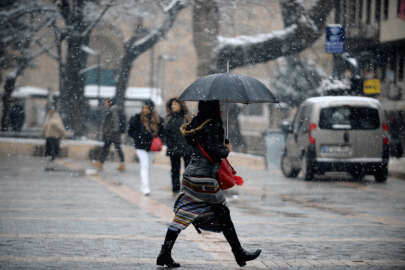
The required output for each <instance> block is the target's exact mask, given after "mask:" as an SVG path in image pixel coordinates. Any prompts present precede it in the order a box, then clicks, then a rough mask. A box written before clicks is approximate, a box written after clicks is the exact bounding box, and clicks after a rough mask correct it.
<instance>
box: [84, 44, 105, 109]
mask: <svg viewBox="0 0 405 270" xmlns="http://www.w3.org/2000/svg"><path fill="white" fill-rule="evenodd" d="M80 49H81V50H82V51H84V52H86V53H87V54H90V55H93V56H95V57H96V59H97V64H96V65H93V66H90V67H87V68H84V69H82V70H80V73H85V72H87V71H89V70H92V69H95V68H97V78H96V80H97V101H98V105H99V106H100V105H101V102H100V79H101V78H100V67H101V66H100V65H101V59H100V58H101V56H100V54H99V53H98V52H97V51H96V50H94V49H92V48H90V47H88V46H85V45H82V46H81V47H80Z"/></svg>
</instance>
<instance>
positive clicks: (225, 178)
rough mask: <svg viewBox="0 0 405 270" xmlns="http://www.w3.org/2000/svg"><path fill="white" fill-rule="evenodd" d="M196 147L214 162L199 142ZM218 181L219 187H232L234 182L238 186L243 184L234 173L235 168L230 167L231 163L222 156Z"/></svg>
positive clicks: (240, 178) (241, 179)
mask: <svg viewBox="0 0 405 270" xmlns="http://www.w3.org/2000/svg"><path fill="white" fill-rule="evenodd" d="M197 146H198V148H200V150H201V152H202V153H203V154H204V156H205V157H206V158H207V159H208V160H209V161H210V162H212V163H213V162H214V160H213V159H212V158H211V157H210V155H208V153H207V152H205V150H204V148H202V146H201V145H200V143H197ZM218 181H219V185H220V186H221V189H228V188H231V187H233V186H234V185H235V184H236V185H238V186H240V185H242V184H243V178H242V177H240V176H238V175H236V171H235V169H234V168H233V167H232V165H231V163H230V162H229V161H228V160H227V159H226V158H223V159H221V163H220V165H219V169H218Z"/></svg>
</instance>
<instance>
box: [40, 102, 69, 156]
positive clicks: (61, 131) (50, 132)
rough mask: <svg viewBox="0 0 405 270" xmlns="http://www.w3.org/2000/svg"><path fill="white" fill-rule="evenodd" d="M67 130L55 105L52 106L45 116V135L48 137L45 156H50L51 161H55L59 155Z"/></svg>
mask: <svg viewBox="0 0 405 270" xmlns="http://www.w3.org/2000/svg"><path fill="white" fill-rule="evenodd" d="M65 135H66V130H65V127H64V126H63V122H62V119H61V117H60V115H59V113H58V111H57V110H56V108H55V107H51V108H50V109H49V110H48V112H47V114H46V117H45V122H44V126H43V136H44V137H45V139H46V143H45V156H50V157H51V159H50V161H54V160H55V158H56V157H57V156H58V155H59V151H60V140H61V139H62V138H63V137H65Z"/></svg>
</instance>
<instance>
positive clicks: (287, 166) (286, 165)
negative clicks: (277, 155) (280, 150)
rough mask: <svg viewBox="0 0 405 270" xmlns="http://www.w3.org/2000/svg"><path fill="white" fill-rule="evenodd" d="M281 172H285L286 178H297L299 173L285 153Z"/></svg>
mask: <svg viewBox="0 0 405 270" xmlns="http://www.w3.org/2000/svg"><path fill="white" fill-rule="evenodd" d="M280 167H281V171H282V172H283V174H284V176H285V177H289V178H291V177H297V175H298V173H299V171H300V170H299V169H295V168H294V167H293V166H292V164H291V161H290V160H289V159H288V157H287V155H286V154H285V153H284V154H283V155H282V157H281V166H280Z"/></svg>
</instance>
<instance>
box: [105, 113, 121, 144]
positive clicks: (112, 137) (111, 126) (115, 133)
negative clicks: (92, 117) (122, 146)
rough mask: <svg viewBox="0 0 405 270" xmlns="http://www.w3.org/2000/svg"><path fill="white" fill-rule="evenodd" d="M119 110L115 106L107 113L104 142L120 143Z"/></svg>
mask: <svg viewBox="0 0 405 270" xmlns="http://www.w3.org/2000/svg"><path fill="white" fill-rule="evenodd" d="M118 111H119V108H118V106H117V105H113V106H111V107H110V108H108V109H107V110H106V112H105V117H104V123H103V140H104V141H117V142H118V141H120V139H121V134H120V118H119V112H118Z"/></svg>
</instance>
